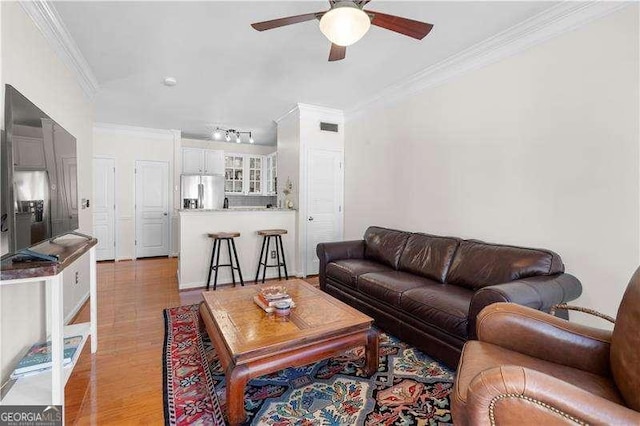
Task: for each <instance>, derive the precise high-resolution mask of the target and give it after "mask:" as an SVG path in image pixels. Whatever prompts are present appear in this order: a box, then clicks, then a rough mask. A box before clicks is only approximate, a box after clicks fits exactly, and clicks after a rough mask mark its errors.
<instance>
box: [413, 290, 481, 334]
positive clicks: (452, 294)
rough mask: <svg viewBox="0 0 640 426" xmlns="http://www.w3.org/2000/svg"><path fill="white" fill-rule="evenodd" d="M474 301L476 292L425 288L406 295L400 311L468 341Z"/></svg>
mask: <svg viewBox="0 0 640 426" xmlns="http://www.w3.org/2000/svg"><path fill="white" fill-rule="evenodd" d="M472 297H473V292H472V291H471V290H467V289H465V288H463V287H457V286H453V285H448V284H435V285H428V286H421V287H419V288H414V289H411V290H407V291H405V292H404V293H402V298H401V299H400V309H401V310H403V311H404V312H406V313H408V314H409V315H411V316H413V317H415V318H416V319H419V320H420V321H422V322H424V323H426V324H430V325H432V326H434V327H438V328H440V329H442V330H444V331H446V332H448V333H451V334H453V335H455V336H459V337H462V338H466V337H467V322H468V315H469V305H470V304H471V298H472Z"/></svg>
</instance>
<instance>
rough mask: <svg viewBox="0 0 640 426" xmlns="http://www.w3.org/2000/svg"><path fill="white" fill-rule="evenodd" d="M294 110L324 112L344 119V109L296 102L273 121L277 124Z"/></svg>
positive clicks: (299, 111)
mask: <svg viewBox="0 0 640 426" xmlns="http://www.w3.org/2000/svg"><path fill="white" fill-rule="evenodd" d="M294 112H298V113H300V114H302V113H305V112H309V113H317V114H324V115H332V116H336V118H339V119H341V120H343V119H344V111H343V110H341V109H336V108H329V107H324V106H319V105H311V104H303V103H297V104H296V106H294V107H293V108H291V109H290V110H289V111H287V112H285V113H284V114H283V115H281V116H280V117H278V118H276V119H275V120H273V121H274V122H275V123H276V124H278V123H280V122H281V121H282V120H284V119H285V118H287V117H288V116H289V115H290V114H293V113H294Z"/></svg>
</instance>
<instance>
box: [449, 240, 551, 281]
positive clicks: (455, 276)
mask: <svg viewBox="0 0 640 426" xmlns="http://www.w3.org/2000/svg"><path fill="white" fill-rule="evenodd" d="M560 272H564V265H563V264H562V261H561V260H560V256H558V255H557V254H556V253H554V252H552V251H549V250H541V249H531V248H524V247H514V246H504V245H498V244H488V243H484V242H482V241H475V240H465V241H462V242H461V243H460V247H458V250H457V251H456V254H455V256H454V258H453V262H452V263H451V268H450V269H449V274H448V275H447V280H446V281H447V283H449V284H455V285H459V286H463V287H466V288H469V289H472V290H478V289H480V288H482V287H487V286H490V285H494V284H502V283H506V282H510V281H515V280H519V279H522V278H527V277H533V276H539V275H553V274H558V273H560Z"/></svg>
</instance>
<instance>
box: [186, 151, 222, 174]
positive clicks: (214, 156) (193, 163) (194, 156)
mask: <svg viewBox="0 0 640 426" xmlns="http://www.w3.org/2000/svg"><path fill="white" fill-rule="evenodd" d="M182 173H186V174H193V173H204V174H208V175H218V174H219V175H221V174H223V173H224V151H221V150H217V149H202V148H182Z"/></svg>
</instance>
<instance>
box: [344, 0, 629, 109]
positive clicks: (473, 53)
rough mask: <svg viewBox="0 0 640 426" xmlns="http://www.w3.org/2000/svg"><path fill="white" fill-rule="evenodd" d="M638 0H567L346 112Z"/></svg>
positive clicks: (388, 100)
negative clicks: (577, 0)
mask: <svg viewBox="0 0 640 426" xmlns="http://www.w3.org/2000/svg"><path fill="white" fill-rule="evenodd" d="M633 3H635V2H634V1H579V2H574V1H563V2H561V3H560V4H558V5H556V6H552V7H550V8H548V9H546V10H544V11H542V12H541V13H539V14H537V15H535V16H533V17H531V18H529V19H526V20H524V21H522V22H520V23H519V24H516V25H514V26H512V27H511V28H508V29H507V30H505V31H502V32H500V33H498V34H496V35H494V36H492V37H489V38H488V39H486V40H484V41H482V42H480V43H477V44H475V45H473V46H471V47H470V48H468V49H465V50H463V51H461V52H459V53H457V54H454V55H452V56H449V57H448V58H446V59H444V60H442V61H440V62H437V63H436V64H434V65H431V66H429V67H427V68H425V69H423V70H422V71H419V72H418V73H416V74H414V75H412V76H410V77H409V78H407V79H405V80H404V81H402V82H400V83H397V84H394V85H391V86H388V87H386V88H384V89H382V90H381V91H380V92H378V93H376V95H375V96H372V97H370V98H368V99H366V100H364V101H362V102H359V103H357V104H356V105H354V106H353V107H351V108H349V109H348V110H347V111H345V119H346V120H350V119H352V118H355V117H358V116H359V115H361V114H362V113H364V112H365V111H367V110H369V109H371V108H375V107H380V106H384V105H389V104H392V103H395V102H397V101H399V100H402V99H404V98H406V97H408V96H410V95H413V94H415V93H417V92H420V91H422V90H425V89H427V88H430V87H434V86H439V85H441V84H443V83H445V82H447V81H448V80H451V79H453V78H455V77H458V76H460V75H463V74H465V73H467V72H469V71H473V70H475V69H478V68H481V67H484V66H486V65H489V64H492V63H494V62H498V61H500V60H502V59H505V58H508V57H510V56H513V55H515V54H518V53H520V52H523V51H525V50H527V49H529V48H530V47H533V46H535V45H537V44H540V43H542V42H545V41H547V40H549V39H551V38H554V37H557V36H559V35H562V34H564V33H567V32H569V31H572V30H574V29H576V28H579V27H581V26H583V25H585V24H587V23H589V22H591V21H593V20H595V19H598V18H601V17H604V16H606V15H608V14H610V13H613V12H615V11H617V10H619V9H622V8H624V7H626V6H628V5H630V4H633Z"/></svg>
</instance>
